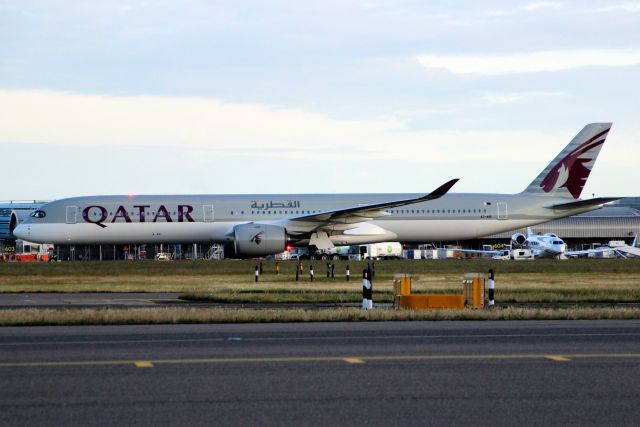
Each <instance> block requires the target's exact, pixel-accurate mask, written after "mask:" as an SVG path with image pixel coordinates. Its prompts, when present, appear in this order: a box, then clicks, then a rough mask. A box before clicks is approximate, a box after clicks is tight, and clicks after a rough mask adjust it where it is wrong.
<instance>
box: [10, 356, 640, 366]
mask: <svg viewBox="0 0 640 427" xmlns="http://www.w3.org/2000/svg"><path fill="white" fill-rule="evenodd" d="M608 358H618V359H620V358H626V359H640V353H584V354H563V355H557V354H479V355H457V354H453V355H446V354H443V355H424V354H417V355H402V356H393V355H386V356H383V355H380V356H352V357H344V356H305V357H302V356H301V357H246V358H245V357H223V358H201V359H155V360H153V359H149V360H55V361H46V360H43V361H32V362H2V363H0V368H22V367H65V366H108V365H134V366H137V367H140V368H148V367H153V366H155V365H194V364H242V363H251V364H255V363H312V362H346V363H349V364H361V363H366V362H393V361H398V362H402V361H461V360H468V361H473V360H475V361H483V360H526V359H532V360H533V359H548V360H554V361H561V362H566V361H571V360H573V359H608Z"/></svg>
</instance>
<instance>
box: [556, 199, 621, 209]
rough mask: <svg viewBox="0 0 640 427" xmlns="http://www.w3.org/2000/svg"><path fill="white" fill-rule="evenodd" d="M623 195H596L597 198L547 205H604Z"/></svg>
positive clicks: (567, 207)
mask: <svg viewBox="0 0 640 427" xmlns="http://www.w3.org/2000/svg"><path fill="white" fill-rule="evenodd" d="M620 199H622V197H596V198H595V199H584V200H578V201H576V202H569V203H560V204H558V205H552V206H547V208H548V209H558V210H569V209H579V208H587V207H590V206H599V205H604V204H605V203H609V202H613V201H614V200H620Z"/></svg>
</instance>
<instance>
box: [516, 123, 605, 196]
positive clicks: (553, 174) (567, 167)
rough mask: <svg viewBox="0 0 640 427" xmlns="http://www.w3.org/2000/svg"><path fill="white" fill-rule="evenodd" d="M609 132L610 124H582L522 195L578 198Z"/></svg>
mask: <svg viewBox="0 0 640 427" xmlns="http://www.w3.org/2000/svg"><path fill="white" fill-rule="evenodd" d="M610 129H611V123H592V124H589V125H586V126H585V127H584V128H583V129H582V130H581V131H580V133H578V134H577V135H576V136H575V137H574V138H573V139H572V140H571V142H570V143H569V145H567V146H566V147H565V148H564V150H562V151H561V152H560V154H558V155H557V156H556V158H555V159H553V161H552V162H551V163H549V165H548V166H547V167H546V168H545V169H544V170H543V171H542V173H541V174H540V175H538V177H537V178H536V179H534V180H533V182H532V183H531V184H529V186H528V187H527V188H526V189H525V190H524V192H525V193H536V194H542V195H544V194H548V195H550V196H560V197H569V196H571V197H573V198H574V199H577V198H579V197H580V193H582V189H583V188H584V185H585V184H586V182H587V178H588V177H589V174H590V173H591V169H592V168H593V165H594V164H595V162H596V158H597V157H598V154H599V153H600V149H601V148H602V145H603V144H604V141H605V139H606V138H607V134H608V133H609V130H610Z"/></svg>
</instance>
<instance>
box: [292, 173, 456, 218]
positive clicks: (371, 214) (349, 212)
mask: <svg viewBox="0 0 640 427" xmlns="http://www.w3.org/2000/svg"><path fill="white" fill-rule="evenodd" d="M456 182H458V178H456V179H452V180H450V181H447V182H446V183H444V184H442V185H441V186H440V187H438V188H436V189H435V190H433V191H432V192H431V193H429V194H426V195H424V196H421V197H416V198H411V199H404V200H390V201H388V202H383V203H374V204H370V205H363V206H354V207H349V208H344V209H337V210H332V211H326V212H320V213H315V214H309V215H300V216H296V217H289V218H286V219H284V220H283V221H286V222H313V223H319V224H327V223H334V224H335V223H340V224H352V223H356V222H362V221H370V220H372V219H373V218H377V217H381V216H385V215H389V214H388V213H387V212H385V210H386V209H391V208H395V207H398V206H405V205H411V204H414V203H421V202H426V201H429V200H435V199H439V198H440V197H442V196H444V195H445V194H447V192H448V191H449V190H450V189H451V187H453V185H454V184H455V183H456Z"/></svg>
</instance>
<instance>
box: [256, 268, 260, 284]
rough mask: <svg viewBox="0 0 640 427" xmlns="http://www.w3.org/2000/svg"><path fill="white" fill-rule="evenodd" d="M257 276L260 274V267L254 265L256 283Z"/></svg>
mask: <svg viewBox="0 0 640 427" xmlns="http://www.w3.org/2000/svg"><path fill="white" fill-rule="evenodd" d="M258 276H260V269H259V267H258V266H257V265H256V283H258Z"/></svg>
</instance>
